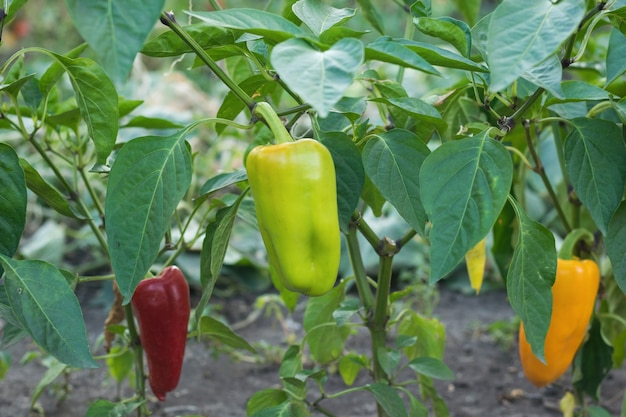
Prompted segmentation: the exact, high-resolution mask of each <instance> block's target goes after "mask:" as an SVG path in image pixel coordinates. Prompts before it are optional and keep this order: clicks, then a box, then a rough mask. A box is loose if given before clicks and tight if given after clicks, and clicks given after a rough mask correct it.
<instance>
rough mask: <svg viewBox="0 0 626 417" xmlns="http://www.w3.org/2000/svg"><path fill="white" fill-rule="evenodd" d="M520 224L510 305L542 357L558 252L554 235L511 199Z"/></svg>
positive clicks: (510, 281) (511, 272) (509, 278)
mask: <svg viewBox="0 0 626 417" xmlns="http://www.w3.org/2000/svg"><path fill="white" fill-rule="evenodd" d="M509 201H510V202H511V205H512V206H513V209H514V210H515V214H516V215H517V220H518V224H519V232H518V238H517V245H516V247H515V251H514V252H513V259H512V260H511V265H510V267H509V273H508V275H507V277H506V289H507V294H508V296H509V300H510V302H511V307H512V308H513V310H514V311H515V312H516V313H517V315H518V316H519V317H520V319H521V321H522V322H523V323H524V330H525V331H526V339H527V340H528V343H529V344H530V346H531V347H532V351H533V353H534V354H535V356H536V357H537V358H538V359H539V360H543V359H544V355H543V345H544V341H545V338H546V334H547V333H548V327H549V325H550V317H551V312H552V285H553V284H554V279H555V277H556V263H557V254H556V248H555V246H554V236H553V235H552V232H550V231H549V230H548V229H547V228H546V227H545V226H543V225H542V224H541V223H539V222H536V221H534V220H533V219H531V218H530V217H528V215H527V214H526V212H525V211H524V210H523V209H522V208H521V207H520V206H519V204H518V203H517V202H516V201H515V200H514V199H512V198H510V199H509Z"/></svg>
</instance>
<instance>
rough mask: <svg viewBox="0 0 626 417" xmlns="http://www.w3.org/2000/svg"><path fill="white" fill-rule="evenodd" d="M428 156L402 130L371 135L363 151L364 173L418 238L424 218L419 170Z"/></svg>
mask: <svg viewBox="0 0 626 417" xmlns="http://www.w3.org/2000/svg"><path fill="white" fill-rule="evenodd" d="M429 154H430V150H429V149H428V147H427V146H426V145H425V144H424V142H422V141H421V140H420V138H418V137H417V136H416V135H415V134H413V133H411V132H409V131H408V130H402V129H393V130H390V131H388V132H384V133H380V134H377V135H374V136H373V137H371V138H370V139H369V140H368V141H367V144H366V145H365V147H364V148H363V165H364V167H365V173H366V174H367V175H368V177H369V178H370V179H371V180H372V182H373V183H374V185H376V188H378V190H379V191H380V192H381V194H382V195H383V197H385V198H386V199H387V200H388V201H389V202H390V203H391V204H392V205H393V206H394V207H395V208H396V210H397V211H398V213H399V214H400V215H401V216H402V218H404V220H406V221H407V223H408V224H409V225H411V227H412V228H414V229H415V230H416V231H418V232H419V233H421V234H423V233H424V227H425V224H426V220H427V218H426V212H425V211H424V206H423V205H422V201H421V199H420V182H419V180H420V178H419V170H420V167H421V166H422V163H423V162H424V160H425V159H426V157H427V156H428V155H429Z"/></svg>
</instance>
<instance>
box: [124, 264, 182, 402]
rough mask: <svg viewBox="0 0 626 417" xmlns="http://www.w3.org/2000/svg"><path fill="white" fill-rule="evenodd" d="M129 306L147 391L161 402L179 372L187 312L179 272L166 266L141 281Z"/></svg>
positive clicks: (170, 389) (177, 377)
mask: <svg viewBox="0 0 626 417" xmlns="http://www.w3.org/2000/svg"><path fill="white" fill-rule="evenodd" d="M131 305H132V307H133V312H134V313H135V317H136V318H137V323H138V325H139V337H140V338H141V344H142V346H143V350H144V352H145V353H146V360H147V362H148V381H149V383H150V388H151V389H152V392H153V393H154V395H155V396H156V397H157V398H158V399H159V400H160V401H165V394H167V393H168V392H169V391H172V390H174V389H175V388H176V386H177V385H178V381H179V379H180V372H181V370H182V365H183V356H184V354H185V345H186V342H187V325H188V322H189V313H190V303H189V285H188V284H187V281H186V280H185V277H184V276H183V273H182V272H181V271H180V269H178V268H177V267H175V266H170V267H168V268H165V269H164V270H163V272H161V274H160V275H159V276H158V277H155V278H147V279H144V280H143V281H141V282H140V283H139V285H138V286H137V289H136V290H135V293H134V294H133V297H132V299H131Z"/></svg>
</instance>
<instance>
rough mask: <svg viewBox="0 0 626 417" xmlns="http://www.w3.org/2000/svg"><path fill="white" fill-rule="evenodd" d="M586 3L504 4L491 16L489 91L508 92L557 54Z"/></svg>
mask: <svg viewBox="0 0 626 417" xmlns="http://www.w3.org/2000/svg"><path fill="white" fill-rule="evenodd" d="M585 11H586V8H585V1H584V0H561V1H555V2H552V1H544V0H532V1H518V0H504V1H503V2H502V3H500V4H499V5H498V7H496V9H495V11H494V12H493V13H492V16H491V23H490V24H489V32H488V39H487V60H488V62H489V69H490V70H491V82H490V87H491V89H492V90H494V91H500V90H503V89H505V88H507V87H508V86H509V85H510V84H511V83H512V82H513V81H515V80H516V79H517V78H518V77H519V76H520V75H522V74H523V73H524V72H526V71H527V70H529V69H530V68H532V67H533V66H535V65H536V64H538V63H540V62H542V61H543V60H545V59H546V58H548V57H549V56H550V55H552V54H553V53H555V52H556V51H557V49H558V48H559V46H560V45H561V43H562V42H564V41H565V40H566V39H567V38H568V37H569V36H570V35H571V34H572V33H573V32H574V31H575V30H576V29H577V28H578V24H579V23H580V21H581V19H582V18H583V16H584V14H585Z"/></svg>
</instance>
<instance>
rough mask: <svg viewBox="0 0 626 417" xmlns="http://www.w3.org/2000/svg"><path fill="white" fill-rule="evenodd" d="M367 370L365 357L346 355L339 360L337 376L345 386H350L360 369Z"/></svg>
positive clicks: (353, 354) (352, 354)
mask: <svg viewBox="0 0 626 417" xmlns="http://www.w3.org/2000/svg"><path fill="white" fill-rule="evenodd" d="M366 368H367V358H366V357H365V355H357V354H356V353H348V354H347V355H343V356H342V357H341V358H340V359H339V374H340V375H341V379H343V382H344V383H345V384H346V385H347V386H352V384H354V381H355V380H356V377H357V376H358V375H359V372H360V371H361V369H366Z"/></svg>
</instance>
